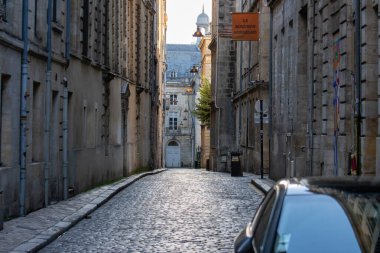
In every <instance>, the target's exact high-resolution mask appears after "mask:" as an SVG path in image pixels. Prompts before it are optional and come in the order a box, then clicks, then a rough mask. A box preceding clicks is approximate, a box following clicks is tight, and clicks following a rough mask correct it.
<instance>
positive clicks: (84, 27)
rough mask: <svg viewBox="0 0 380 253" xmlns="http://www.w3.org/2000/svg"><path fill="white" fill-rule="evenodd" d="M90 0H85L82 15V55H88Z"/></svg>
mask: <svg viewBox="0 0 380 253" xmlns="http://www.w3.org/2000/svg"><path fill="white" fill-rule="evenodd" d="M89 8H90V6H89V0H84V1H83V16H82V55H84V56H88V37H89V34H88V32H89V31H88V26H89V17H88V15H89V14H90V13H89Z"/></svg>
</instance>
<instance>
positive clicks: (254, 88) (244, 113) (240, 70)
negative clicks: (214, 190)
mask: <svg viewBox="0 0 380 253" xmlns="http://www.w3.org/2000/svg"><path fill="white" fill-rule="evenodd" d="M236 12H245V13H249V12H258V13H260V18H259V20H260V21H259V22H260V24H259V25H260V40H259V41H236V42H235V43H236V44H235V46H236V83H235V87H234V93H233V94H234V97H233V107H234V116H235V117H234V122H235V124H234V125H235V128H234V129H235V140H234V143H236V146H237V147H238V150H239V152H240V154H241V156H240V160H241V166H242V170H244V171H249V172H255V173H258V174H259V173H260V172H261V171H260V170H261V153H263V169H264V170H265V172H267V171H268V168H269V138H268V123H269V119H268V114H269V113H268V104H269V96H268V84H269V33H268V31H269V8H268V7H266V6H265V5H264V1H249V2H248V1H236ZM260 100H263V107H264V108H263V150H261V138H260V128H261V126H260V110H258V109H260V108H259V106H258V105H259V104H260Z"/></svg>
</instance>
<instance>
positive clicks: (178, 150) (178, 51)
mask: <svg viewBox="0 0 380 253" xmlns="http://www.w3.org/2000/svg"><path fill="white" fill-rule="evenodd" d="M166 56H167V57H166V60H167V61H166V62H167V71H166V82H165V92H164V101H165V102H164V109H165V113H164V114H165V121H164V122H165V124H164V142H163V144H164V148H165V149H164V157H165V167H167V168H176V167H194V163H195V161H196V159H197V157H196V152H197V151H196V148H197V147H198V146H200V145H201V143H200V138H201V136H200V134H201V133H200V127H199V122H198V121H197V120H196V118H195V116H194V114H193V113H192V111H193V110H194V108H195V107H194V106H195V96H196V92H197V90H198V89H199V75H198V74H197V73H191V72H190V71H191V69H192V68H193V66H195V65H197V64H198V63H199V62H200V56H201V55H200V51H199V49H198V47H197V46H196V45H187V44H167V47H166Z"/></svg>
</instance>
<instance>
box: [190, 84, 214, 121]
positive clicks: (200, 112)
mask: <svg viewBox="0 0 380 253" xmlns="http://www.w3.org/2000/svg"><path fill="white" fill-rule="evenodd" d="M202 80H203V82H202V86H201V87H200V88H199V93H200V97H199V98H198V99H197V103H196V105H195V110H194V111H193V113H194V114H195V116H196V117H197V118H198V119H199V121H201V122H202V124H203V125H206V126H208V127H209V126H210V111H211V106H210V102H211V84H210V82H209V80H207V78H204V77H203V78H202Z"/></svg>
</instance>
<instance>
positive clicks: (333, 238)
mask: <svg viewBox="0 0 380 253" xmlns="http://www.w3.org/2000/svg"><path fill="white" fill-rule="evenodd" d="M274 247H275V248H274V252H278V253H280V252H281V253H284V252H288V253H289V252H318V253H320V252H324V253H326V252H345V253H349V252H361V250H360V246H359V244H358V241H357V239H356V236H355V232H354V230H353V228H352V226H351V223H350V220H349V219H348V217H347V215H346V213H345V211H344V210H343V208H342V206H341V205H340V204H339V203H338V202H337V201H336V200H335V199H334V198H332V197H330V196H326V195H320V194H315V195H294V196H287V197H286V198H285V200H284V204H283V210H282V212H281V217H280V221H279V226H278V229H277V236H276V242H275V246H274Z"/></svg>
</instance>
